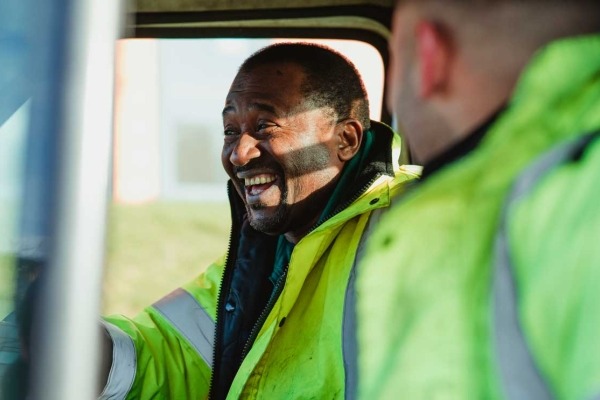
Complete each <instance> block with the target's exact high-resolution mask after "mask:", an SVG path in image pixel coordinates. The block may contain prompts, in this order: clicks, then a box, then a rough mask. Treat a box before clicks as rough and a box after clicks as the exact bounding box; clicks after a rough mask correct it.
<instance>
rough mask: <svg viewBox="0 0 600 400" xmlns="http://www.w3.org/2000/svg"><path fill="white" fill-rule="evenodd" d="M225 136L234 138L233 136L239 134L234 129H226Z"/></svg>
mask: <svg viewBox="0 0 600 400" xmlns="http://www.w3.org/2000/svg"><path fill="white" fill-rule="evenodd" d="M223 134H224V135H225V136H233V135H237V132H236V131H234V130H233V129H225V131H224V132H223Z"/></svg>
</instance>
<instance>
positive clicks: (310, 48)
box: [239, 43, 370, 130]
mask: <svg viewBox="0 0 600 400" xmlns="http://www.w3.org/2000/svg"><path fill="white" fill-rule="evenodd" d="M279 63H293V64H296V65H299V66H300V67H301V68H302V69H303V70H304V73H305V79H304V82H303V84H302V88H301V90H302V94H303V95H304V96H305V97H306V98H307V100H309V101H312V102H313V103H314V105H315V106H316V107H330V108H332V109H333V110H334V111H335V112H336V114H337V119H338V120H342V119H345V118H356V119H357V120H358V121H359V122H360V123H361V124H362V126H363V128H364V129H365V130H366V129H369V128H370V119H369V99H368V96H367V91H366V89H365V85H364V84H363V81H362V79H361V77H360V74H359V73H358V71H357V69H356V67H355V66H354V64H352V62H351V61H350V60H348V59H347V58H346V57H344V56H343V55H341V54H340V53H338V52H337V51H335V50H333V49H331V48H329V47H326V46H322V45H318V44H312V43H276V44H272V45H270V46H267V47H264V48H262V49H260V50H258V51H257V52H256V53H254V54H252V55H251V56H250V57H248V59H246V61H244V63H243V64H242V65H241V67H240V69H239V72H246V73H247V72H251V71H252V70H253V69H254V68H256V67H259V66H262V65H267V64H279Z"/></svg>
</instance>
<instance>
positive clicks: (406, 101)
mask: <svg viewBox="0 0 600 400" xmlns="http://www.w3.org/2000/svg"><path fill="white" fill-rule="evenodd" d="M419 18H420V17H419V13H418V10H417V6H415V5H414V4H413V3H412V2H410V3H408V4H402V5H400V6H398V7H396V9H395V11H394V16H393V19H392V37H391V39H390V43H389V48H390V66H389V70H388V76H389V78H388V81H387V82H386V85H387V98H386V103H387V107H388V109H389V110H390V112H392V113H393V114H394V115H395V116H396V119H397V121H398V124H399V127H398V128H399V130H401V131H402V132H403V133H404V134H405V135H406V138H407V141H408V144H409V146H410V149H411V151H412V156H413V161H415V162H417V163H426V162H427V161H428V160H429V159H430V155H431V151H432V149H437V148H438V147H439V141H440V140H441V137H442V135H443V134H444V133H445V132H446V131H447V126H446V123H445V122H444V121H443V119H442V118H441V115H440V114H439V112H438V111H437V109H436V107H435V105H434V104H433V102H432V101H431V100H430V99H427V98H423V97H421V96H420V95H419V92H420V87H421V86H420V85H421V82H420V77H419V62H420V61H421V60H419V58H418V49H417V45H418V44H417V41H416V39H415V32H416V26H417V23H418V21H419Z"/></svg>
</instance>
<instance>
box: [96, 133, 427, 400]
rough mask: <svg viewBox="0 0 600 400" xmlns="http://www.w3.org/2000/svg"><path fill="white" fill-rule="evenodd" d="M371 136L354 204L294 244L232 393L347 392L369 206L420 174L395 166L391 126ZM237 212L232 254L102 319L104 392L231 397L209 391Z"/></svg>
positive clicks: (111, 395) (317, 395) (109, 395)
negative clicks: (144, 303)
mask: <svg viewBox="0 0 600 400" xmlns="http://www.w3.org/2000/svg"><path fill="white" fill-rule="evenodd" d="M374 136H375V141H374V145H373V148H372V149H373V151H372V152H371V153H373V154H370V155H369V159H368V161H369V162H368V163H367V165H366V166H365V168H364V173H363V174H362V175H361V178H360V179H358V181H360V182H355V183H356V184H359V185H358V186H357V190H356V191H355V193H354V195H353V196H352V197H351V198H350V199H349V200H350V201H348V202H347V203H346V204H345V207H342V208H341V209H340V211H339V212H337V213H336V214H335V215H333V216H332V217H331V218H329V219H327V220H326V221H325V222H324V223H322V224H321V225H319V226H318V227H316V228H315V229H313V230H312V231H311V232H310V233H309V234H308V235H307V236H305V237H304V238H303V239H302V240H301V241H300V242H299V243H298V244H297V245H296V246H295V247H294V250H293V253H292V255H291V259H290V263H289V266H288V268H287V276H286V277H285V281H284V283H283V285H282V286H281V288H280V293H279V295H278V296H275V297H274V298H272V299H271V301H270V302H269V304H268V306H267V308H266V309H265V311H264V314H263V317H264V318H263V321H260V322H262V324H261V323H260V322H259V323H258V324H257V326H256V332H255V333H256V335H255V340H254V341H253V342H252V345H251V346H249V349H248V351H247V355H246V356H245V358H244V360H243V363H242V364H241V367H240V368H239V370H238V371H237V374H236V376H235V378H234V380H233V383H232V385H231V388H230V390H229V393H228V394H227V396H226V397H227V398H228V399H236V398H261V399H299V398H303V399H310V398H312V399H325V398H327V399H334V398H343V397H344V395H345V393H346V386H347V385H351V384H353V383H354V382H355V380H354V372H355V371H353V370H347V369H346V366H345V358H346V357H348V352H353V351H354V345H355V342H354V340H353V339H354V318H353V312H354V310H353V308H352V307H349V308H348V307H346V306H345V304H347V303H348V301H349V300H348V298H351V297H352V296H353V292H352V291H350V290H348V289H349V288H352V287H353V285H352V284H351V282H352V280H353V277H354V261H355V256H356V253H357V251H358V249H359V247H360V245H361V243H362V241H361V239H362V237H363V233H364V232H365V229H367V228H368V226H370V216H371V214H372V212H373V211H374V210H376V209H378V208H382V207H386V206H387V205H388V204H389V202H390V197H391V196H392V195H393V194H395V193H396V192H398V191H399V190H401V188H402V186H403V185H402V183H403V182H405V181H407V180H409V179H412V178H413V177H416V174H415V173H414V169H410V168H407V167H397V165H395V164H396V163H395V162H392V159H394V160H397V157H395V156H394V157H392V141H393V133H392V132H391V130H390V129H389V128H387V127H384V126H383V125H380V124H376V125H375V135H374ZM235 196H236V198H237V195H235ZM230 197H231V196H230ZM230 201H232V202H235V199H233V198H232V199H230ZM238 201H239V200H238ZM234 208H235V207H234V204H233V203H232V209H234ZM232 214H234V215H233V216H234V221H233V228H232V234H231V241H230V249H229V251H228V255H226V256H224V257H223V258H222V259H220V260H218V261H217V262H215V263H214V264H213V265H211V266H210V267H209V268H208V270H207V271H206V272H205V273H203V274H202V275H200V276H199V277H198V278H197V279H195V280H194V281H192V282H190V283H188V284H187V285H185V286H183V287H181V288H180V289H178V290H176V291H174V292H173V293H171V294H170V295H168V296H167V297H165V298H163V299H162V300H160V301H158V302H157V303H155V304H154V305H152V306H151V307H148V308H147V309H146V310H145V311H144V312H142V313H141V314H140V315H138V316H137V317H135V318H134V319H127V318H125V317H121V316H116V317H110V318H107V319H106V327H107V330H108V331H109V333H110V335H111V337H112V338H113V343H114V352H113V367H112V370H111V373H110V376H109V382H108V384H107V386H106V387H105V390H104V393H103V394H102V397H103V398H106V399H121V398H128V399H202V398H206V397H207V396H208V395H209V391H210V394H211V397H212V398H220V397H225V396H224V395H223V394H220V393H219V392H216V393H217V394H215V388H211V380H213V381H214V380H215V378H214V377H211V375H212V371H213V370H217V368H216V367H215V365H216V364H218V363H219V362H220V360H219V359H218V357H217V358H216V359H215V357H214V355H215V354H217V355H218V354H221V349H220V347H222V346H223V345H222V341H223V335H224V333H223V329H222V328H220V327H219V317H218V315H219V314H220V313H224V312H228V311H229V309H228V308H227V307H229V303H227V304H225V301H224V299H222V298H221V299H220V297H219V291H220V289H219V288H220V286H222V287H229V286H230V282H229V281H228V280H229V279H230V275H231V273H230V271H229V270H230V269H231V268H233V267H232V266H233V265H235V258H236V257H237V251H236V250H235V249H236V248H237V246H238V237H239V222H240V221H239V220H238V217H236V216H235V213H232ZM265 240H267V239H265ZM352 304H353V301H352ZM213 367H215V368H213Z"/></svg>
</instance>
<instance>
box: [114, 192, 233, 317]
mask: <svg viewBox="0 0 600 400" xmlns="http://www.w3.org/2000/svg"><path fill="white" fill-rule="evenodd" d="M229 228H230V215H229V205H228V204H226V203H223V204H220V203H217V204H215V203H202V204H198V203H151V204H143V205H117V204H114V205H112V206H111V208H110V214H109V225H108V238H107V256H106V269H105V277H104V286H103V314H105V315H107V314H115V313H116V314H125V315H127V316H133V315H135V314H137V313H138V312H139V311H141V310H142V309H143V308H144V307H145V306H147V305H150V304H152V303H153V302H155V301H156V300H158V299H159V298H161V297H162V296H164V295H165V294H167V293H169V292H170V291H171V290H173V289H175V288H177V287H179V286H180V285H182V284H183V283H186V282H188V281H189V280H191V279H193V278H195V277H196V276H197V275H198V274H200V273H201V272H202V271H204V269H205V268H206V267H207V266H208V265H209V264H210V263H211V262H213V261H214V260H216V259H217V258H218V257H220V256H221V255H223V254H224V252H225V251H226V249H227V242H228V239H229Z"/></svg>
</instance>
